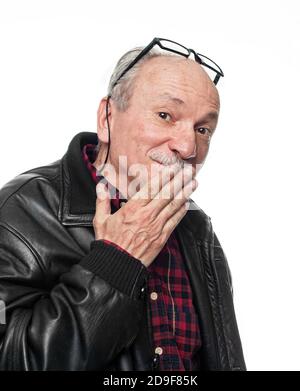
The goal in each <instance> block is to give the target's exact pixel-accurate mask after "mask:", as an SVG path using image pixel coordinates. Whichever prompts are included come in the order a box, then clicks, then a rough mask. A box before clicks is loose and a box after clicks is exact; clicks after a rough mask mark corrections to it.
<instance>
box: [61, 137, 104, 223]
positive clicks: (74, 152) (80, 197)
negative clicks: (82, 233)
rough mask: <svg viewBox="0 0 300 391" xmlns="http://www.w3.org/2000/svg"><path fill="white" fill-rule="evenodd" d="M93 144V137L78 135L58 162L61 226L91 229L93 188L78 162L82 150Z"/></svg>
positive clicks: (93, 207) (82, 164) (94, 192)
mask: <svg viewBox="0 0 300 391" xmlns="http://www.w3.org/2000/svg"><path fill="white" fill-rule="evenodd" d="M97 142H98V137H97V134H96V133H90V132H83V133H79V134H77V135H76V136H75V137H74V138H73V139H72V141H71V142H70V144H69V147H68V150H67V152H66V154H65V155H64V157H63V158H62V162H61V189H62V191H61V199H60V208H59V218H60V221H61V222H62V223H63V224H64V225H81V226H91V225H92V221H93V217H94V214H95V204H96V187H95V183H94V182H93V180H92V178H91V176H90V174H89V172H88V169H87V167H86V165H85V163H84V161H83V159H82V148H83V146H84V145H86V144H97Z"/></svg>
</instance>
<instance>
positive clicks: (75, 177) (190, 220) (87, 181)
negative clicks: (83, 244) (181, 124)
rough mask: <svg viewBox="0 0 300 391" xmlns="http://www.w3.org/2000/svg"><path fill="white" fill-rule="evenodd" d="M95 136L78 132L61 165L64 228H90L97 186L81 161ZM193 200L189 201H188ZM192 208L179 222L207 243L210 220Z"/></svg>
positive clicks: (96, 139) (193, 204) (61, 214)
mask: <svg viewBox="0 0 300 391" xmlns="http://www.w3.org/2000/svg"><path fill="white" fill-rule="evenodd" d="M97 142H98V137H97V134H96V133H90V132H82V133H78V134H77V135H76V136H75V137H74V138H73V139H72V141H71V142H70V144H69V147H68V150H67V152H66V154H65V155H64V157H63V159H62V163H61V189H62V191H61V198H60V208H59V219H60V221H61V222H62V224H64V225H76V226H92V222H93V218H94V215H95V205H96V187H95V183H94V181H93V180H92V178H91V176H90V173H89V172H88V169H87V167H86V165H85V163H84V161H83V158H82V149H83V147H84V145H86V144H97ZM191 201H192V200H191ZM192 208H193V210H190V211H189V212H188V213H187V214H186V215H185V217H184V218H183V219H182V221H181V223H180V225H182V224H183V225H184V226H185V227H186V228H187V229H189V230H190V231H192V232H193V234H194V236H195V237H196V238H198V239H199V240H201V241H203V240H205V241H207V240H208V241H209V240H210V239H211V238H210V234H209V232H210V230H209V229H208V228H209V226H210V218H209V217H208V216H207V215H206V214H205V213H204V212H203V211H202V210H201V209H200V208H199V207H198V206H197V205H196V204H195V203H194V202H193V201H192Z"/></svg>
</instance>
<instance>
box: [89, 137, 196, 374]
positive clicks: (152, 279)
mask: <svg viewBox="0 0 300 391" xmlns="http://www.w3.org/2000/svg"><path fill="white" fill-rule="evenodd" d="M82 155H83V160H84V162H85V164H86V166H87V168H88V171H89V172H90V174H91V176H92V178H93V180H94V181H95V183H98V181H99V177H97V175H96V169H95V167H94V166H93V165H92V162H93V161H94V160H95V158H96V156H95V146H94V145H85V146H84V148H83V151H82ZM111 206H112V211H113V212H115V211H116V210H118V209H119V208H120V198H119V194H118V192H117V197H116V199H112V200H111ZM105 242H106V243H108V244H111V245H114V246H116V247H117V248H118V249H119V250H121V251H125V252H126V253H127V251H126V250H124V249H122V248H120V247H119V246H117V245H116V244H114V243H111V242H109V241H105ZM127 254H128V253H127ZM148 271H149V279H148V294H149V297H148V311H149V315H150V319H151V323H152V332H153V341H154V350H156V349H157V348H158V347H160V348H161V349H160V352H159V353H162V354H161V355H159V354H156V356H157V357H159V370H162V371H163V370H166V371H178V370H179V371H189V370H197V369H198V368H199V362H197V360H196V353H197V352H198V350H199V349H200V348H201V345H202V342H201V337H200V330H199V321H198V316H197V314H196V312H195V308H194V305H193V300H192V290H191V286H190V282H189V279H188V276H187V273H186V270H185V267H184V260H183V258H182V255H181V252H180V249H179V246H178V242H177V239H176V234H175V232H173V233H172V235H171V236H170V238H169V239H168V241H167V243H166V244H165V246H164V247H163V249H162V250H161V252H160V253H159V255H158V256H157V257H156V259H155V261H154V262H152V264H151V265H150V266H149V267H148ZM198 360H199V359H198Z"/></svg>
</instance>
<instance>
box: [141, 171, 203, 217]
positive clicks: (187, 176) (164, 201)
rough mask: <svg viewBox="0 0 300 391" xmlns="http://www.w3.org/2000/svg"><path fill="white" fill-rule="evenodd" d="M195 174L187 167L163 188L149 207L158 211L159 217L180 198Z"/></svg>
mask: <svg viewBox="0 0 300 391" xmlns="http://www.w3.org/2000/svg"><path fill="white" fill-rule="evenodd" d="M195 173H196V172H195V169H194V168H193V167H192V166H191V165H190V166H185V167H184V168H183V169H182V170H180V171H179V172H177V174H176V175H175V176H174V178H173V179H172V180H171V181H170V182H168V183H166V184H165V185H164V186H163V187H162V189H161V190H160V192H159V193H158V194H157V195H156V196H155V197H154V199H153V200H152V201H151V202H150V203H149V205H148V207H151V208H153V209H154V210H155V211H156V215H158V214H159V213H160V211H161V210H162V209H163V208H165V206H166V205H168V204H169V203H170V202H171V201H172V200H173V199H174V198H176V197H178V196H179V197H180V194H181V193H180V192H181V191H182V189H183V188H184V187H185V186H187V185H188V184H189V183H190V182H191V181H192V179H193V177H194V175H195Z"/></svg>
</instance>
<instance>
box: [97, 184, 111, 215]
mask: <svg viewBox="0 0 300 391" xmlns="http://www.w3.org/2000/svg"><path fill="white" fill-rule="evenodd" d="M96 194H97V200H96V216H97V220H98V221H104V220H106V219H107V217H108V216H110V214H111V208H110V196H109V191H108V189H107V188H106V186H105V184H104V183H102V182H99V183H98V185H97V186H96Z"/></svg>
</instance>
